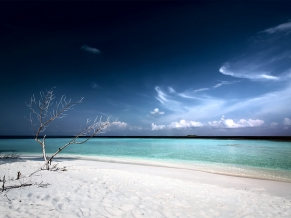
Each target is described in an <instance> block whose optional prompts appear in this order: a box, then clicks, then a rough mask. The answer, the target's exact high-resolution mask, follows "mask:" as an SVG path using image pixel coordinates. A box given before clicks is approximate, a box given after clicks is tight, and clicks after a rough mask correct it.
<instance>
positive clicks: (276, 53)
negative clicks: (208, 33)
mask: <svg viewBox="0 0 291 218" xmlns="http://www.w3.org/2000/svg"><path fill="white" fill-rule="evenodd" d="M250 42H251V44H250V46H249V47H248V49H247V50H245V51H242V55H241V56H239V57H235V58H233V59H232V60H230V61H227V62H225V63H224V64H223V65H222V66H221V67H220V69H219V72H220V73H222V74H224V75H227V76H232V77H236V78H245V79H249V80H252V81H271V82H278V81H284V80H286V79H290V77H289V76H288V75H290V70H291V47H290V44H291V22H288V23H283V24H280V25H278V26H276V27H272V28H269V29H266V30H264V31H261V32H258V33H257V34H256V35H255V36H254V37H252V38H251V40H250ZM288 72H289V73H288Z"/></svg>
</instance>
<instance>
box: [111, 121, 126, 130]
mask: <svg viewBox="0 0 291 218" xmlns="http://www.w3.org/2000/svg"><path fill="white" fill-rule="evenodd" d="M110 127H115V128H118V129H125V128H127V127H128V124H127V123H125V122H121V121H114V122H112V123H111V125H110Z"/></svg>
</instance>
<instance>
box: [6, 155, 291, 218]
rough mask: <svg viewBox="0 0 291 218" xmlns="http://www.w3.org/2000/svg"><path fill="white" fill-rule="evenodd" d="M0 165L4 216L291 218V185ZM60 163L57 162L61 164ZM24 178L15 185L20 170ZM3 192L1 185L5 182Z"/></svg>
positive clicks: (179, 172)
mask: <svg viewBox="0 0 291 218" xmlns="http://www.w3.org/2000/svg"><path fill="white" fill-rule="evenodd" d="M58 162H59V164H58V166H59V167H61V168H63V167H65V169H66V171H60V170H59V171H56V172H51V171H40V172H37V173H36V174H34V175H33V176H32V177H30V178H28V177H27V176H28V175H29V174H30V173H31V172H33V171H34V170H35V169H37V168H38V167H40V166H41V164H42V163H43V162H42V161H40V160H39V159H33V158H22V159H20V160H15V161H11V160H9V161H0V177H1V179H2V177H3V175H4V174H5V175H6V179H7V180H8V181H7V183H6V186H12V185H19V184H20V182H21V183H25V182H26V183H32V184H33V185H32V186H29V187H21V188H13V189H9V190H7V191H4V192H2V193H1V196H0V217H291V183H285V182H278V181H269V180H258V179H250V178H243V177H233V176H225V175H217V174H211V173H205V172H199V171H195V170H186V169H175V168H167V167H158V166H146V165H135V164H125V163H108V162H100V161H92V160H76V159H69V158H68V159H58ZM55 163H56V162H55ZM18 171H20V172H21V173H22V177H21V179H20V180H9V179H13V178H14V179H15V178H16V175H17V172H18ZM0 183H1V186H2V182H0Z"/></svg>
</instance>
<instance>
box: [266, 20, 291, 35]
mask: <svg viewBox="0 0 291 218" xmlns="http://www.w3.org/2000/svg"><path fill="white" fill-rule="evenodd" d="M289 30H291V22H287V23H282V24H280V25H278V26H275V27H272V28H269V29H266V30H264V31H263V32H266V33H270V34H271V33H275V32H281V31H289Z"/></svg>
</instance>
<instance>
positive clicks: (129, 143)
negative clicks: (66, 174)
mask: <svg viewBox="0 0 291 218" xmlns="http://www.w3.org/2000/svg"><path fill="white" fill-rule="evenodd" d="M69 140H70V139H68V138H49V139H47V140H46V142H47V153H53V152H55V151H56V150H57V149H58V148H59V147H61V146H62V145H64V144H65V143H67V142H68V141H69ZM12 150H13V151H16V152H17V153H19V154H21V155H22V156H29V155H33V156H40V157H41V146H40V145H39V144H38V143H37V142H36V141H35V140H33V139H0V152H7V151H8V152H9V151H12ZM59 156H73V157H81V158H91V159H98V160H103V161H111V162H112V161H113V162H129V163H137V164H147V165H149V164H150V165H162V166H167V167H177V168H186V169H195V170H202V171H207V172H212V173H221V174H231V175H237V176H246V177H255V178H264V179H274V180H281V181H288V182H291V142H277V141H267V140H215V139H142V138H134V139H125V138H114V139H113V138H93V139H91V140H89V141H88V142H87V143H85V144H82V145H74V144H73V145H69V146H68V147H67V148H66V149H64V150H63V151H62V152H61V153H60V155H59Z"/></svg>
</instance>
